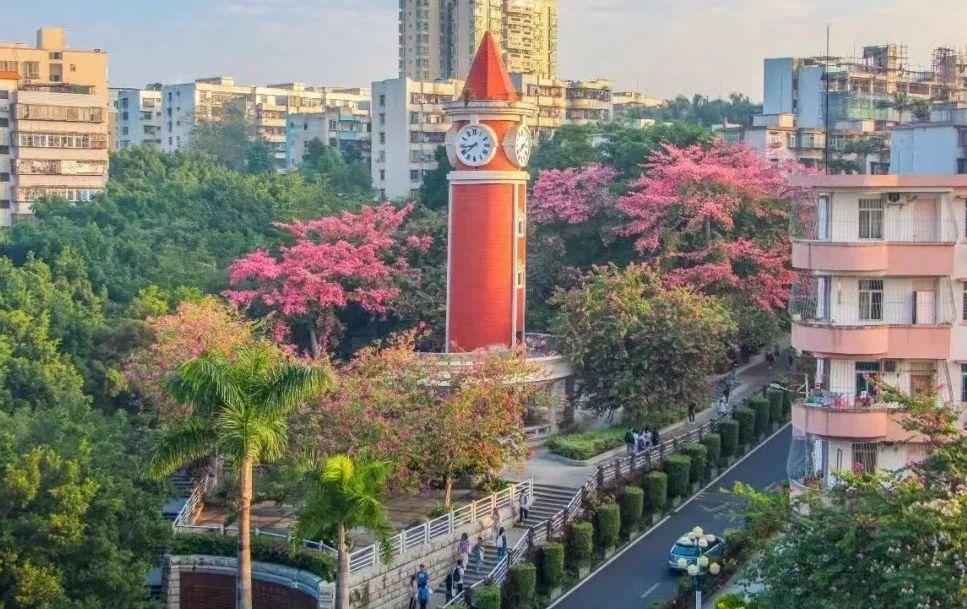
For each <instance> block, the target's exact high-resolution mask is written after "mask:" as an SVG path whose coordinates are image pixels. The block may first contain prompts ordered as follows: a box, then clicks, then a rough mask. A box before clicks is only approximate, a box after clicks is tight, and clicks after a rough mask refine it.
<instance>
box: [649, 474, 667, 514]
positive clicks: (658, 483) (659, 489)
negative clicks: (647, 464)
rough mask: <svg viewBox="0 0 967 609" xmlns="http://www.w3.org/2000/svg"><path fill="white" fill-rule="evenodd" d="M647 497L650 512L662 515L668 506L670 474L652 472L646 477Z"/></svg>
mask: <svg viewBox="0 0 967 609" xmlns="http://www.w3.org/2000/svg"><path fill="white" fill-rule="evenodd" d="M645 496H646V497H647V499H648V501H647V506H648V511H649V512H651V513H652V514H660V513H662V512H664V511H665V506H666V505H668V474H666V473H665V472H651V473H650V474H648V475H647V476H645Z"/></svg>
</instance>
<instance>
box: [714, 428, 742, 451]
mask: <svg viewBox="0 0 967 609" xmlns="http://www.w3.org/2000/svg"><path fill="white" fill-rule="evenodd" d="M716 429H718V432H719V436H721V437H722V456H723V457H734V456H735V455H736V454H737V453H736V451H737V450H738V447H739V423H738V421H736V420H733V419H723V420H721V421H719V424H718V426H717V427H716Z"/></svg>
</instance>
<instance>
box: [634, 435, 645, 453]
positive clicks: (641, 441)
mask: <svg viewBox="0 0 967 609" xmlns="http://www.w3.org/2000/svg"><path fill="white" fill-rule="evenodd" d="M647 437H648V433H647V432H645V431H642V432H641V433H640V434H638V435H637V436H635V452H636V453H643V452H645V442H646V441H647V440H646V438H647Z"/></svg>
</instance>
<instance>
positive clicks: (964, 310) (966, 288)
mask: <svg viewBox="0 0 967 609" xmlns="http://www.w3.org/2000/svg"><path fill="white" fill-rule="evenodd" d="M2 153H3V150H0V154H2ZM960 286H961V289H962V290H963V303H962V305H963V306H962V307H961V313H960V318H961V319H963V320H964V321H967V283H962V284H960Z"/></svg>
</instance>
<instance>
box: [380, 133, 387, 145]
mask: <svg viewBox="0 0 967 609" xmlns="http://www.w3.org/2000/svg"><path fill="white" fill-rule="evenodd" d="M379 143H380V144H385V143H386V132H385V131H380V132H379Z"/></svg>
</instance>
